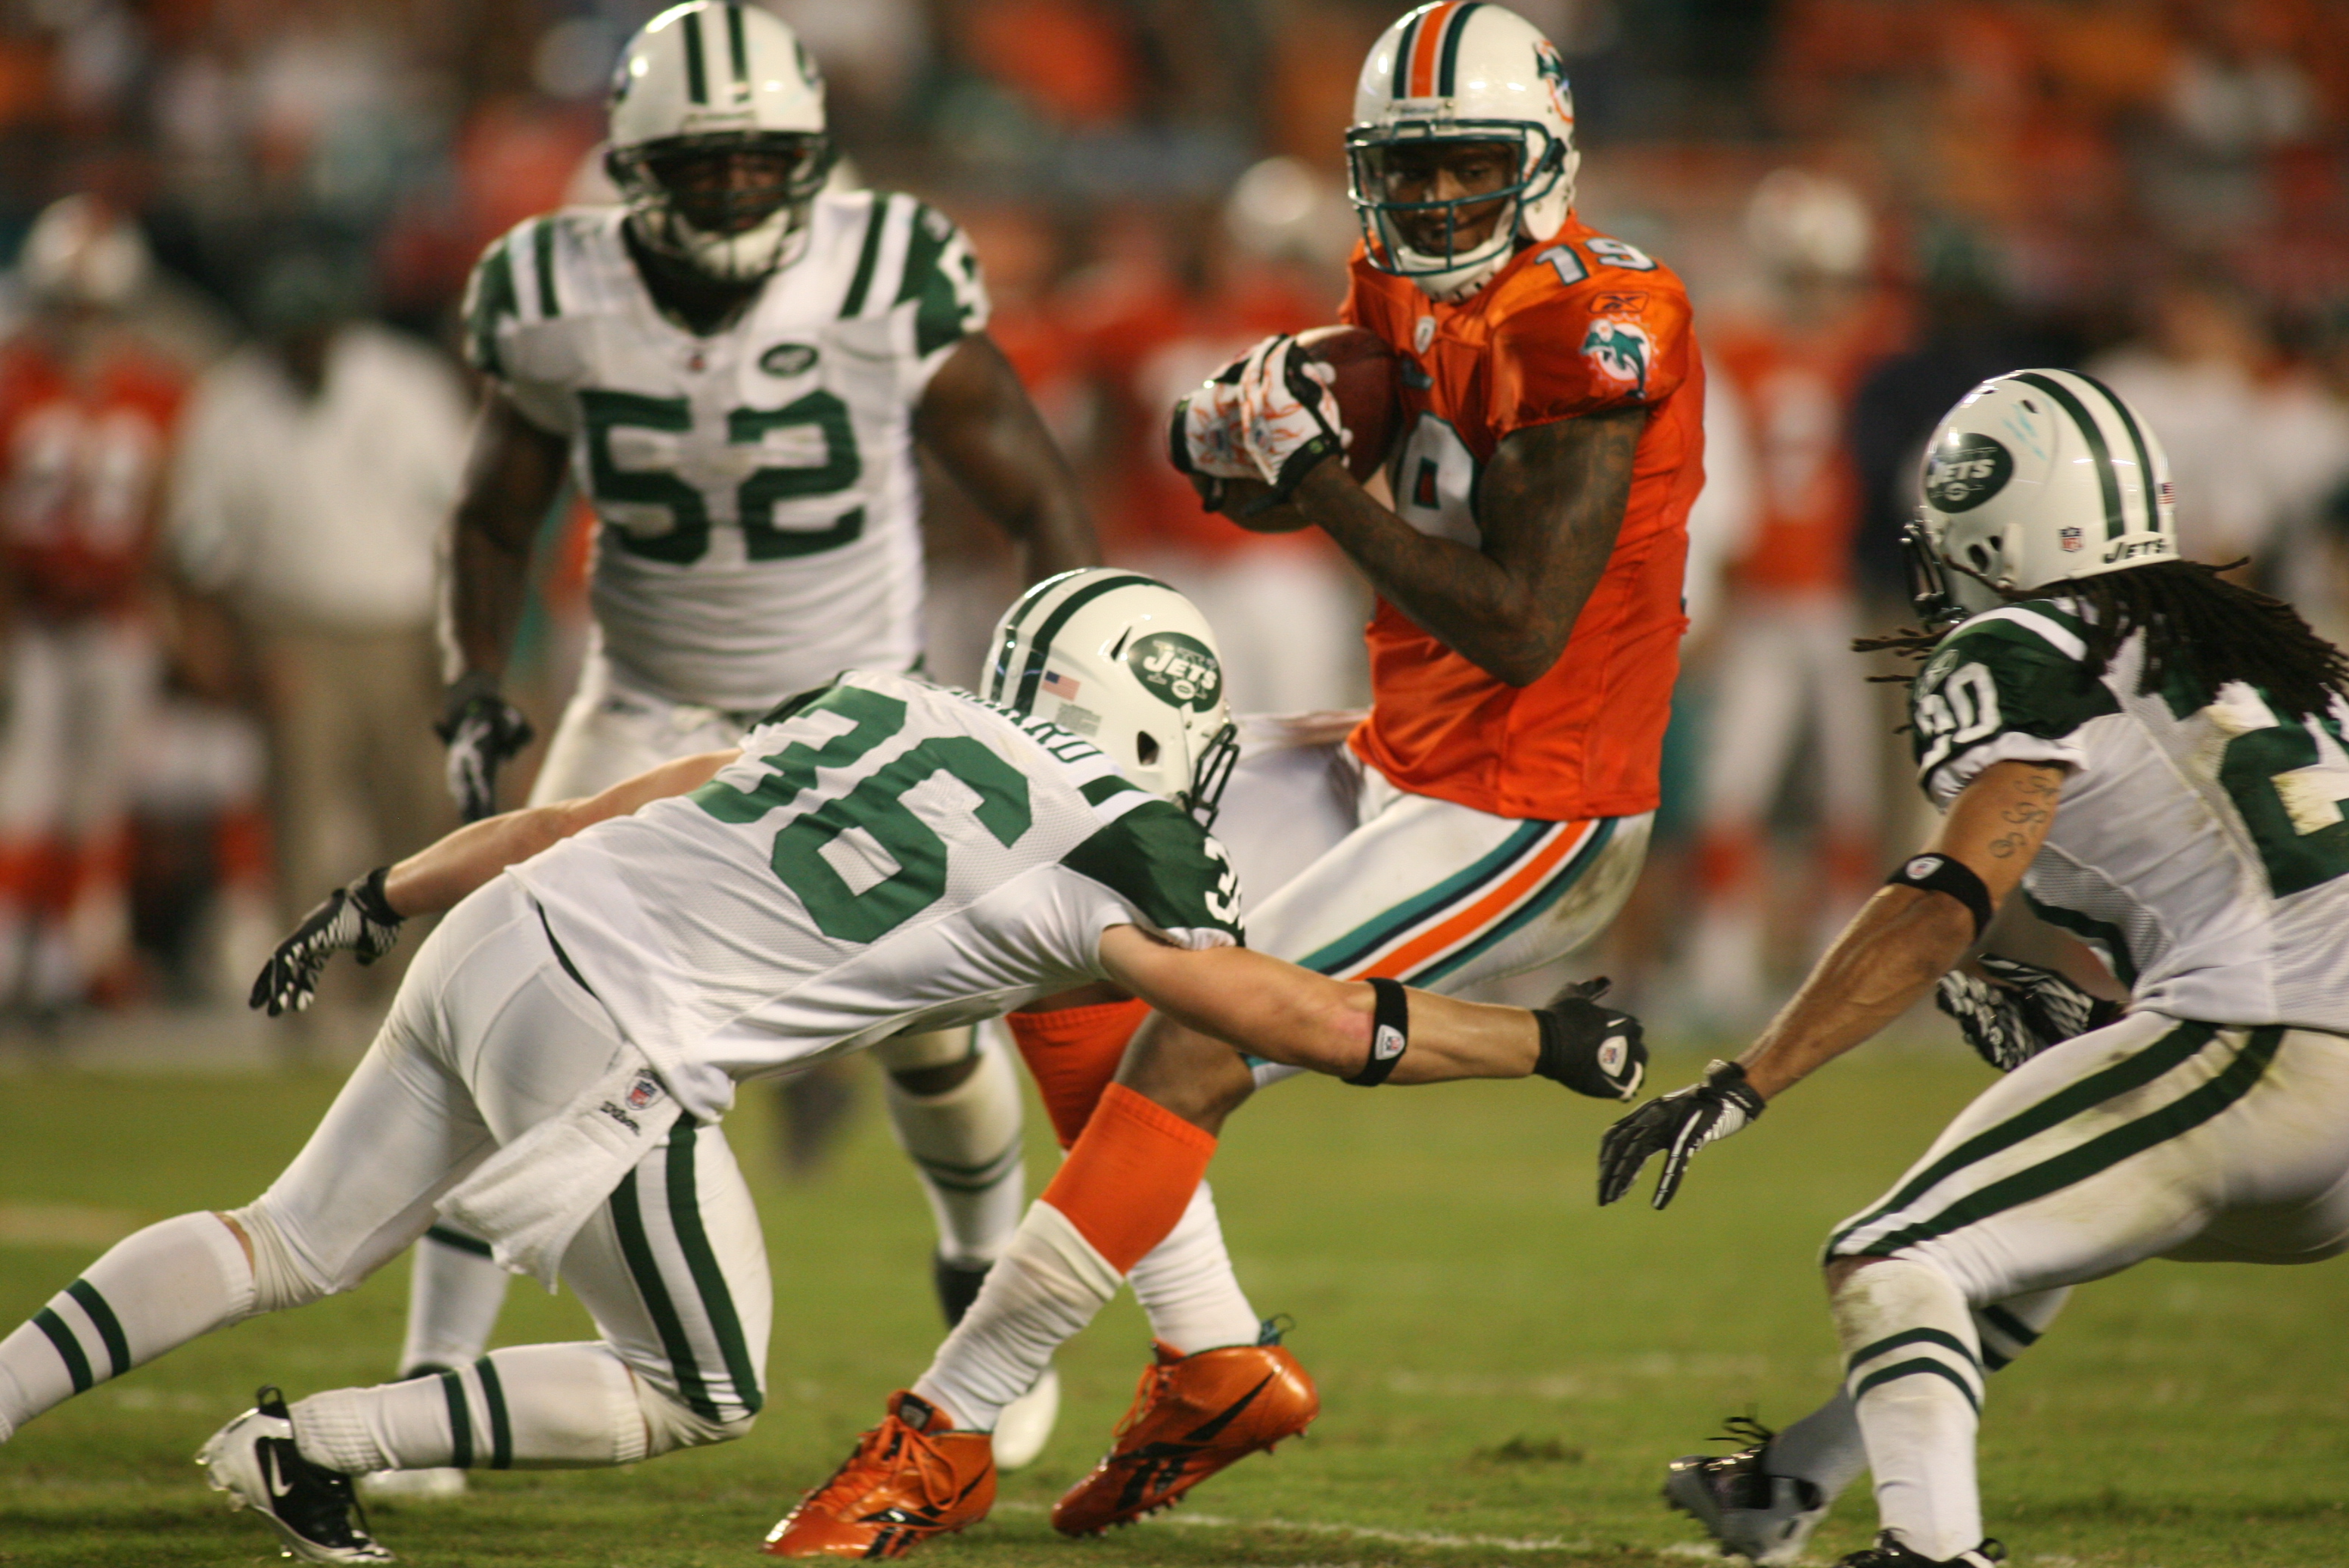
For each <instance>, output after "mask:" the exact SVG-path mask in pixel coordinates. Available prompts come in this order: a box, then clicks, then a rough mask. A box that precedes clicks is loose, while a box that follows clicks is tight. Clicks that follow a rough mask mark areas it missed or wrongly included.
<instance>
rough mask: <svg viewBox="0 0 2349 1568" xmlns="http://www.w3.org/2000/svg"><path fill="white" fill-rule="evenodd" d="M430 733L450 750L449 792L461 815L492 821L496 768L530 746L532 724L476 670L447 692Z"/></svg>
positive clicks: (473, 819) (467, 818)
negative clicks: (446, 744)
mask: <svg viewBox="0 0 2349 1568" xmlns="http://www.w3.org/2000/svg"><path fill="white" fill-rule="evenodd" d="M432 733H433V734H435V735H437V736H439V737H440V738H441V739H442V740H444V741H446V742H448V745H449V763H448V767H449V793H450V796H451V797H452V798H454V799H455V800H456V802H457V810H458V813H459V814H460V816H462V817H463V818H464V820H466V821H468V822H478V821H480V820H481V819H482V818H484V817H489V816H494V815H495V814H496V813H497V809H498V793H497V778H498V767H499V765H500V764H502V763H503V762H504V761H505V760H506V759H507V758H510V757H512V755H513V754H514V753H515V752H517V751H520V750H521V749H522V748H523V747H525V746H528V745H529V744H530V738H531V736H532V734H533V731H532V729H531V727H530V720H529V719H527V718H524V717H523V712H522V709H520V708H518V707H514V705H513V704H512V703H510V702H508V701H507V700H506V699H505V698H503V697H502V696H499V695H498V691H497V686H496V684H495V683H494V682H493V681H492V679H491V678H490V677H489V676H485V675H482V674H481V673H480V672H479V671H475V672H474V673H472V674H470V675H468V676H465V677H464V678H463V679H461V680H460V681H459V682H458V683H457V684H456V685H455V686H450V688H449V699H448V702H447V704H446V706H444V707H442V708H441V710H440V723H438V724H436V725H434V726H433V727H432Z"/></svg>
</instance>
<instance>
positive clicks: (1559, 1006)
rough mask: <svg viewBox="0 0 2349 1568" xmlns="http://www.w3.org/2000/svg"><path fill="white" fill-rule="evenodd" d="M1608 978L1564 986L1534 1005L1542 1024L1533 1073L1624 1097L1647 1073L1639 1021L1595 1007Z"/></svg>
mask: <svg viewBox="0 0 2349 1568" xmlns="http://www.w3.org/2000/svg"><path fill="white" fill-rule="evenodd" d="M1604 995H1607V977H1606V976H1605V975H1600V976H1599V978H1598V979H1596V980H1584V981H1580V982H1578V983H1577V984H1575V985H1568V987H1567V988H1566V989H1565V990H1563V991H1560V992H1559V993H1558V994H1557V995H1555V996H1553V997H1551V998H1550V1002H1549V1006H1547V1007H1537V1008H1535V1009H1534V1022H1535V1023H1537V1024H1538V1025H1540V1026H1541V1057H1540V1059H1539V1060H1537V1062H1536V1063H1535V1064H1534V1071H1536V1072H1537V1073H1539V1074H1541V1076H1542V1077H1544V1078H1556V1079H1557V1081H1558V1082H1560V1083H1562V1084H1564V1085H1565V1086H1566V1087H1567V1088H1570V1089H1572V1090H1573V1091H1574V1092H1575V1093H1577V1094H1587V1095H1588V1096H1589V1097H1590V1098H1591V1099H1630V1098H1631V1097H1632V1096H1633V1095H1635V1094H1637V1093H1639V1092H1640V1080H1641V1079H1643V1078H1646V1077H1647V1076H1648V1047H1647V1044H1646V1042H1645V1041H1644V1040H1643V1039H1642V1038H1641V1033H1642V1031H1641V1030H1640V1020H1639V1019H1637V1018H1635V1017H1633V1016H1631V1015H1630V1014H1629V1013H1619V1012H1617V1011H1616V1010H1615V1009H1614V1008H1612V1007H1602V1006H1599V997H1601V996H1604Z"/></svg>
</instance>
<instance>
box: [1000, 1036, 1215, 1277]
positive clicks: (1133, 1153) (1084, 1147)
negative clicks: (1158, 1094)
mask: <svg viewBox="0 0 2349 1568" xmlns="http://www.w3.org/2000/svg"><path fill="white" fill-rule="evenodd" d="M1215 1157H1216V1140H1215V1136H1214V1135H1213V1134H1212V1133H1207V1132H1203V1131H1201V1130H1199V1129H1197V1128H1195V1127H1194V1126H1192V1125H1191V1124H1190V1123H1189V1122H1187V1121H1185V1120H1184V1119H1182V1118H1181V1117H1179V1116H1177V1115H1175V1114H1174V1112H1173V1111H1171V1110H1168V1109H1166V1108H1165V1107H1164V1106H1162V1105H1159V1104H1157V1103H1156V1102H1155V1101H1154V1100H1150V1099H1145V1098H1143V1096H1141V1095H1138V1094H1136V1093H1134V1092H1133V1090H1132V1089H1130V1088H1126V1087H1125V1086H1124V1085H1123V1084H1122V1083H1113V1084H1111V1085H1110V1086H1109V1087H1108V1088H1104V1089H1103V1090H1102V1096H1101V1104H1100V1105H1099V1106H1098V1107H1096V1108H1095V1109H1094V1111H1093V1116H1092V1120H1091V1121H1089V1122H1087V1123H1086V1124H1085V1130H1084V1135H1083V1136H1082V1137H1081V1138H1079V1139H1078V1140H1077V1141H1076V1145H1075V1147H1073V1148H1071V1150H1069V1157H1068V1159H1066V1160H1065V1161H1061V1169H1060V1171H1059V1172H1058V1173H1057V1174H1055V1175H1054V1176H1053V1178H1052V1181H1051V1185H1050V1186H1048V1187H1046V1188H1045V1189H1044V1191H1043V1194H1042V1199H1043V1202H1047V1203H1050V1205H1052V1207H1053V1208H1055V1209H1057V1210H1059V1211H1060V1212H1061V1215H1062V1216H1064V1217H1065V1218H1066V1219H1067V1220H1068V1222H1070V1223H1071V1224H1072V1225H1074V1226H1076V1228H1077V1230H1078V1233H1080V1234H1081V1235H1082V1236H1083V1237H1084V1238H1085V1240H1086V1241H1088V1242H1090V1243H1092V1248H1093V1250H1094V1251H1095V1252H1097V1253H1101V1255H1102V1259H1103V1260H1104V1261H1105V1262H1106V1263H1108V1264H1109V1265H1110V1267H1112V1268H1113V1269H1115V1270H1116V1271H1117V1272H1118V1273H1119V1274H1130V1273H1132V1272H1133V1265H1134V1264H1138V1263H1140V1262H1141V1261H1142V1257H1143V1253H1147V1252H1149V1251H1150V1249H1151V1248H1153V1247H1154V1246H1156V1245H1157V1244H1158V1243H1160V1242H1163V1241H1164V1240H1165V1239H1166V1233H1168V1232H1169V1231H1172V1230H1173V1229H1174V1226H1175V1222H1177V1221H1179V1220H1181V1219H1182V1218H1183V1211H1184V1210H1185V1209H1186V1208H1188V1207H1189V1206H1190V1202H1191V1194H1192V1192H1193V1191H1195V1190H1196V1189H1197V1187H1198V1185H1199V1179H1200V1178H1201V1177H1203V1176H1205V1175H1206V1173H1207V1161H1210V1160H1212V1159H1214V1158H1215Z"/></svg>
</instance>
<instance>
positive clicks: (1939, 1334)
mask: <svg viewBox="0 0 2349 1568" xmlns="http://www.w3.org/2000/svg"><path fill="white" fill-rule="evenodd" d="M1904 1345H1940V1346H1945V1347H1947V1348H1949V1349H1951V1350H1954V1351H1956V1352H1957V1353H1958V1354H1959V1355H1961V1356H1962V1357H1965V1358H1966V1361H1967V1363H1968V1364H1969V1365H1970V1366H1974V1367H1979V1366H1981V1365H1982V1360H1981V1358H1980V1357H1977V1356H1975V1354H1974V1347H1973V1346H1971V1345H1968V1344H1967V1343H1966V1342H1965V1341H1964V1340H1962V1339H1960V1338H1959V1337H1958V1336H1956V1335H1954V1334H1951V1333H1950V1332H1948V1331H1947V1330H1946V1329H1940V1328H1904V1329H1902V1330H1901V1331H1900V1332H1899V1333H1898V1334H1893V1335H1888V1336H1885V1337H1884V1338H1882V1339H1879V1340H1878V1341H1877V1342H1876V1343H1875V1344H1873V1345H1869V1346H1862V1347H1861V1348H1859V1349H1857V1350H1855V1351H1853V1352H1852V1353H1851V1354H1850V1355H1849V1356H1847V1357H1844V1363H1843V1365H1844V1370H1845V1371H1846V1372H1847V1373H1851V1372H1857V1371H1858V1370H1859V1369H1860V1367H1863V1366H1865V1365H1866V1364H1867V1363H1868V1362H1870V1361H1873V1360H1875V1359H1876V1358H1877V1357H1879V1356H1884V1355H1888V1354H1889V1353H1890V1352H1892V1351H1895V1350H1898V1349H1899V1348H1900V1347H1901V1346H1904Z"/></svg>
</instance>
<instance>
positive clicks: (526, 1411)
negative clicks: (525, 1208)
mask: <svg viewBox="0 0 2349 1568" xmlns="http://www.w3.org/2000/svg"><path fill="white" fill-rule="evenodd" d="M288 1413H289V1414H290V1415H292V1417H293V1418H294V1440H295V1444H296V1445H297V1446H298V1447H299V1448H300V1449H301V1450H302V1456H303V1457H304V1458H305V1459H307V1460H311V1461H312V1462H313V1463H316V1464H322V1465H324V1466H326V1468H327V1469H328V1470H340V1471H342V1472H343V1473H344V1474H346V1475H360V1474H364V1473H366V1472H367V1471H369V1470H432V1469H437V1468H440V1467H441V1466H451V1465H453V1466H455V1467H457V1468H459V1469H465V1468H477V1469H481V1470H557V1469H562V1470H569V1469H579V1468H583V1467H593V1466H601V1465H622V1464H633V1463H635V1462H636V1460H640V1459H643V1458H644V1457H645V1420H644V1416H643V1414H642V1413H641V1412H640V1411H639V1410H638V1409H637V1408H636V1386H635V1382H634V1379H632V1378H631V1377H629V1375H628V1369H627V1367H626V1365H625V1364H624V1363H623V1362H622V1361H621V1360H620V1358H619V1357H616V1356H615V1355H614V1354H613V1353H612V1351H611V1349H610V1347H609V1346H604V1345H600V1344H596V1343H594V1342H592V1341H589V1342H585V1343H581V1344H576V1345H519V1346H512V1347H511V1348H509V1349H504V1350H493V1351H492V1352H490V1354H489V1355H487V1356H484V1357H481V1359H480V1360H478V1361H475V1362H473V1363H471V1365H469V1366H466V1367H461V1368H460V1369H458V1370H457V1371H454V1372H438V1373H432V1374H429V1375H428V1376H426V1377H410V1378H409V1379H407V1380H406V1381H404V1382H398V1383H384V1384H379V1385H378V1386H377V1387H372V1388H336V1389H334V1390H332V1391H330V1392H328V1393H324V1394H314V1395H312V1396H311V1397H310V1398H306V1399H303V1400H300V1401H298V1402H296V1403H295V1405H294V1406H293V1407H292V1408H291V1410H290V1411H289V1412H288Z"/></svg>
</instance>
